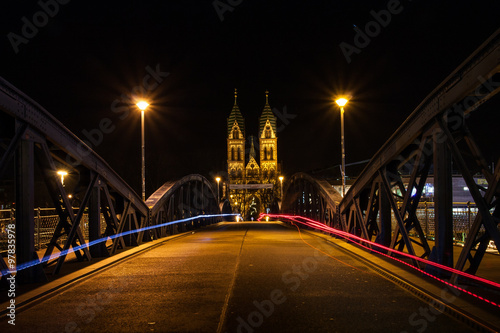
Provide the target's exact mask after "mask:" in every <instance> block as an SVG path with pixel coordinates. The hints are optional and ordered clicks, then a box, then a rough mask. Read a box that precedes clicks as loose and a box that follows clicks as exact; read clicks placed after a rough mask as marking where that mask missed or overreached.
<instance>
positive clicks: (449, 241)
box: [339, 31, 500, 274]
mask: <svg viewBox="0 0 500 333" xmlns="http://www.w3.org/2000/svg"><path fill="white" fill-rule="evenodd" d="M499 32H500V31H497V32H496V33H495V34H494V35H493V36H492V37H490V38H489V39H488V40H487V41H486V42H485V43H483V45H482V46H481V47H480V48H479V49H478V50H476V51H475V52H474V53H473V54H472V55H471V56H470V57H469V58H468V59H467V60H466V61H464V62H463V63H462V65H460V66H459V67H458V68H457V69H456V70H455V71H454V72H453V73H452V74H451V75H450V76H448V78H447V79H446V80H445V81H444V82H443V83H442V84H441V85H439V86H438V87H437V88H436V89H435V90H434V91H433V92H432V93H431V94H430V95H429V96H428V97H427V98H426V99H425V100H424V101H423V102H422V103H421V104H420V105H419V106H418V107H417V109H416V110H415V111H414V112H413V113H412V114H411V115H410V116H409V117H408V119H407V120H406V121H405V122H404V123H403V124H402V125H401V127H400V128H399V129H398V130H397V131H396V132H395V133H394V134H393V135H392V136H391V138H390V139H389V140H388V141H387V142H386V143H385V144H384V146H383V147H382V148H381V149H380V150H379V151H378V152H377V153H376V154H375V156H374V157H373V158H372V159H371V160H370V162H369V164H368V165H367V166H366V168H365V169H364V170H363V172H362V174H361V175H360V176H359V178H358V179H357V180H356V182H355V183H354V184H353V185H352V186H351V188H350V189H349V192H348V193H347V194H346V196H345V197H344V198H343V200H342V201H341V203H340V207H339V213H340V220H341V225H342V228H343V230H344V231H347V232H351V233H356V234H358V235H359V236H360V237H362V238H365V239H368V240H372V239H373V238H375V241H376V242H377V243H380V244H382V245H385V246H389V247H390V248H392V249H397V250H399V251H401V250H403V249H406V251H407V252H408V253H410V254H412V255H418V256H420V257H426V258H428V259H430V260H432V261H435V262H437V263H440V264H443V265H447V266H453V262H454V261H453V236H454V235H453V201H452V199H453V198H452V189H453V187H452V163H453V162H454V163H453V167H454V168H455V169H456V170H455V171H458V172H459V174H460V175H461V177H462V178H463V179H464V181H465V183H466V184H467V187H468V188H469V191H470V194H471V196H472V197H473V199H474V201H475V203H476V206H477V208H478V214H477V217H476V218H475V220H474V223H473V224H472V226H471V227H470V230H468V232H467V238H466V241H465V246H464V248H463V250H462V251H461V254H460V256H459V258H458V262H457V263H456V267H455V268H456V269H458V270H462V271H464V270H465V271H467V272H468V273H471V274H475V273H476V272H477V269H478V267H479V265H480V263H481V259H482V258H483V256H484V253H485V251H486V249H487V246H488V244H489V242H490V240H492V241H494V243H495V244H496V247H497V249H500V233H499V230H498V222H499V221H500V220H499V217H500V216H499V215H500V209H499V203H498V202H499V201H498V197H499V196H500V192H499V190H498V182H499V178H500V164H499V163H500V159H499V160H498V162H497V164H496V168H495V169H494V170H492V169H491V168H490V167H489V166H488V163H487V162H486V159H485V157H484V155H483V154H482V150H484V148H485V147H484V146H483V147H480V146H479V144H478V142H477V141H476V140H475V137H477V133H475V134H474V135H473V133H472V132H471V129H470V128H469V124H468V119H469V118H470V116H472V112H474V116H476V117H477V116H478V114H479V112H483V113H484V112H495V111H496V112H498V111H497V110H493V111H492V109H493V108H492V107H491V104H492V103H489V104H490V105H489V106H488V103H487V102H490V101H493V99H494V98H495V96H496V95H497V94H498V92H499V91H500V72H499V69H500V33H499ZM496 97H497V99H496V100H498V96H496ZM487 144H493V142H488V143H487ZM495 144H496V145H497V144H498V143H495ZM496 153H497V154H498V152H496ZM499 157H500V156H496V157H495V159H498V158H499ZM430 174H432V176H433V178H434V192H435V195H434V205H435V208H434V212H435V246H434V247H433V248H432V249H431V248H430V246H429V243H428V241H427V239H426V236H425V234H424V232H423V230H422V225H421V224H420V221H419V219H418V217H417V214H416V210H417V208H418V204H419V203H420V202H423V201H424V200H423V190H424V186H425V183H426V180H427V178H428V177H429V175H430ZM474 174H481V175H482V176H483V177H484V178H485V179H486V181H487V183H488V184H487V186H484V185H479V184H476V182H475V181H474V178H473V176H474ZM402 175H407V176H408V179H409V180H408V184H407V185H406V186H405V184H404V183H403V180H402V177H401V176H402ZM391 215H393V216H394V217H393V218H392V217H391ZM392 221H395V223H393V222H392ZM481 228H483V230H484V231H481ZM410 232H412V234H413V236H410ZM413 263H414V265H417V262H416V260H414V261H413Z"/></svg>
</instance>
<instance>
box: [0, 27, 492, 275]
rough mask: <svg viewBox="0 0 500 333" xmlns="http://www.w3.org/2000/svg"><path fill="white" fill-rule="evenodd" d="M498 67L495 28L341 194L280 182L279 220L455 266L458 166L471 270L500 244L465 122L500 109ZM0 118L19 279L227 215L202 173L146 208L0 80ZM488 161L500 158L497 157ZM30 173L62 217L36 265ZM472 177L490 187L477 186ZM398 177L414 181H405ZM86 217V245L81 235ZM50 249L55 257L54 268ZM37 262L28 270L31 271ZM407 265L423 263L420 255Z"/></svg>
mask: <svg viewBox="0 0 500 333" xmlns="http://www.w3.org/2000/svg"><path fill="white" fill-rule="evenodd" d="M499 70H500V31H497V32H496V33H495V34H494V35H493V36H491V37H490V38H489V39H488V40H487V41H485V42H484V43H483V44H482V45H481V46H480V47H479V48H478V49H477V50H476V51H475V52H474V53H473V54H472V55H471V56H470V57H469V58H467V59H466V60H465V61H464V62H463V63H462V64H461V65H460V66H459V67H458V68H457V69H456V70H455V71H453V73H451V74H450V75H449V76H448V77H447V78H446V79H445V80H444V81H443V82H442V83H441V84H440V85H439V86H438V87H437V88H436V89H434V90H433V91H432V92H431V93H430V94H429V95H428V96H427V97H426V98H425V99H424V100H423V101H422V103H421V104H420V105H419V106H418V107H417V108H416V109H415V110H414V111H413V113H412V114H411V115H410V116H409V117H408V118H407V119H406V121H405V122H404V123H403V124H402V125H401V126H400V127H399V129H398V130H397V131H396V132H395V133H394V134H393V135H392V136H391V137H390V139H389V140H388V141H387V142H386V143H385V144H384V145H383V146H382V148H381V149H380V150H379V151H378V152H377V153H376V154H375V155H374V156H373V157H372V159H371V160H370V162H369V163H368V165H367V166H366V168H365V169H364V171H363V172H362V173H361V174H360V175H359V177H358V178H357V179H356V181H355V183H354V184H353V185H352V186H351V187H350V189H349V191H348V192H347V193H346V195H345V197H343V198H342V197H341V196H340V195H339V194H338V193H337V192H336V191H335V190H334V189H333V188H332V185H331V184H329V183H328V182H327V181H325V180H322V179H317V178H314V177H312V176H310V175H308V174H306V173H297V174H295V175H293V177H291V179H289V180H288V181H287V184H286V187H285V191H284V192H285V194H284V200H283V203H282V212H286V213H289V214H293V215H300V216H303V217H310V218H312V219H314V220H316V221H319V222H321V223H323V224H324V225H327V226H330V227H334V228H336V229H337V230H340V231H343V232H347V233H351V234H354V235H357V236H359V237H361V239H364V240H367V241H374V242H375V243H377V244H380V245H383V246H386V247H389V248H390V249H394V250H398V251H406V252H407V253H408V254H411V255H414V256H420V257H422V258H427V259H429V260H431V261H434V262H436V263H440V264H443V265H446V266H452V265H453V255H452V254H453V249H452V247H453V236H454V235H453V216H452V214H453V212H452V209H453V201H452V171H453V170H452V163H453V167H455V168H457V169H458V171H459V172H460V175H461V177H463V179H464V180H465V182H466V184H467V187H468V188H469V191H470V194H471V195H472V197H473V199H474V201H475V204H476V206H477V209H478V213H477V215H476V216H475V218H474V220H473V221H472V223H471V226H470V228H469V230H467V239H466V240H465V245H464V248H463V250H462V252H461V254H460V256H459V258H458V262H457V263H456V265H455V268H456V269H457V270H460V271H467V272H468V273H471V274H475V273H476V272H477V269H478V267H479V266H480V264H481V260H482V258H483V256H484V254H485V252H486V249H487V247H488V244H489V243H490V241H493V242H494V244H495V245H496V248H497V249H498V248H500V233H499V229H498V222H499V218H500V207H499V201H498V197H499V195H500V193H499V190H498V187H499V186H498V183H499V179H500V161H497V163H496V164H495V168H493V167H491V165H490V164H489V163H488V162H487V159H486V158H485V155H484V154H483V151H484V150H485V147H484V145H485V144H486V145H490V144H492V142H486V143H485V142H480V141H477V140H476V137H477V135H478V133H473V131H472V130H471V128H470V126H469V124H468V122H469V119H470V118H471V116H473V115H474V116H477V115H478V114H480V115H481V114H486V113H491V112H497V111H496V110H493V109H492V108H491V104H492V103H491V101H493V100H494V99H495V98H497V93H498V92H499V90H500V84H499V82H500V73H499ZM0 110H1V111H2V113H0V116H1V119H2V133H1V146H0V149H2V152H3V153H2V155H1V160H0V179H5V178H6V177H8V176H9V175H11V176H12V175H13V176H14V177H13V178H12V179H11V180H13V184H14V187H15V205H16V207H15V212H14V213H13V214H12V222H15V226H16V240H17V252H16V254H17V264H18V265H21V266H22V265H23V264H25V265H27V268H26V269H24V270H21V271H19V274H18V280H20V281H22V280H24V281H37V280H39V279H40V276H41V274H42V275H43V271H42V270H41V268H42V266H44V265H45V266H47V265H53V270H54V273H57V272H59V271H60V269H61V267H62V265H63V263H64V262H65V260H66V257H67V255H68V253H69V252H71V251H74V254H75V255H76V257H77V258H78V259H80V260H83V259H87V260H91V258H92V257H103V256H109V255H113V254H114V253H115V252H116V251H117V250H119V249H123V248H126V247H128V246H135V245H138V244H141V243H143V242H147V241H150V240H153V239H157V238H161V237H165V236H168V235H172V234H174V233H179V232H183V231H186V230H190V229H193V228H196V227H199V226H203V225H208V224H211V223H215V222H218V221H221V216H220V215H219V214H221V211H223V212H225V213H231V207H230V206H228V203H227V201H226V202H224V203H221V204H219V203H218V202H217V195H216V193H217V191H216V190H214V187H213V185H212V183H211V182H210V181H208V180H207V179H206V178H204V177H203V176H201V175H188V176H185V177H183V178H182V179H179V180H176V181H172V182H168V183H165V184H164V185H163V186H161V187H160V188H159V189H158V190H157V191H156V192H155V193H154V194H153V195H151V196H150V197H149V198H148V199H147V200H146V201H143V200H141V198H140V197H139V196H138V195H137V194H136V193H135V191H134V190H133V189H132V188H131V187H130V186H129V185H128V184H127V183H126V182H125V181H124V180H123V179H122V178H120V176H119V175H118V174H117V173H116V172H115V171H113V170H112V169H111V168H110V166H109V165H108V164H107V163H106V161H105V160H104V159H103V158H102V157H100V156H98V155H97V154H96V153H95V152H93V151H92V150H91V149H90V148H89V147H88V146H86V145H85V143H84V142H83V141H81V140H80V139H79V138H78V137H77V136H75V135H74V134H73V133H71V132H70V131H69V130H68V129H67V128H66V127H64V125H63V124H61V122H59V121H58V120H57V119H55V118H54V117H53V116H51V115H50V113H48V112H47V111H46V110H45V109H44V108H43V107H41V106H40V105H39V104H37V103H36V102H35V101H33V100H32V99H30V98H29V97H28V96H26V95H25V94H24V93H22V92H21V91H20V90H18V89H17V88H15V87H13V86H12V85H11V84H9V83H8V82H6V81H5V80H3V79H0ZM495 158H496V159H497V160H498V159H499V158H500V156H499V154H498V150H497V151H496V156H495ZM60 166H64V167H65V168H67V169H68V170H71V171H72V172H73V173H74V174H76V175H78V179H79V181H78V184H77V186H76V188H77V189H78V190H77V191H76V193H75V194H77V195H78V197H79V202H78V203H79V205H78V207H76V208H74V206H73V204H74V202H72V200H71V199H70V198H68V193H67V191H66V189H65V187H64V186H63V185H62V183H61V181H60V178H59V176H58V175H57V169H58V167H60ZM35 170H39V171H40V173H41V175H42V178H43V181H44V183H45V185H46V188H47V191H48V193H49V195H50V197H51V200H52V203H53V205H54V207H55V210H56V211H57V215H58V217H59V218H58V223H57V225H56V227H55V228H54V231H53V233H52V235H51V239H50V242H49V243H48V246H47V248H46V250H45V253H44V255H43V257H42V258H41V260H39V258H38V256H37V254H36V249H35V239H34V233H35V230H34V209H35V205H34V193H35V190H34V189H35ZM430 173H431V174H432V176H433V179H434V186H435V198H434V215H435V217H434V222H435V223H434V228H435V246H433V247H432V248H431V246H430V245H429V243H428V240H427V238H426V235H425V234H424V231H423V227H422V223H421V222H422V221H421V220H420V219H419V218H418V216H417V209H418V207H419V204H422V203H423V202H424V200H423V195H422V194H423V189H424V186H425V183H426V180H427V178H428V177H429V174H430ZM477 173H480V174H481V175H483V176H484V178H485V179H486V181H487V186H485V185H484V184H481V185H480V184H476V182H475V181H474V178H473V176H474V175H475V174H477ZM402 175H409V181H408V182H407V185H405V183H404V182H403V180H402ZM75 194H74V195H75ZM275 213H276V212H275ZM85 214H88V215H87V216H86V219H87V220H88V239H86V238H85V236H84V235H83V233H82V231H81V224H82V218H83V216H84V215H85ZM393 221H395V223H393ZM103 240H104V241H103ZM105 241H107V242H108V244H107V246H106V243H105ZM109 242H110V243H109ZM54 251H60V253H61V255H60V256H58V257H56V258H55V259H53V260H49V258H50V257H51V254H53V252H54ZM389 253H390V252H389ZM33 260H35V261H34V262H35V264H30V263H33ZM413 264H414V265H415V266H418V265H419V263H418V261H417V260H415V259H414V260H413ZM0 265H1V266H2V267H1V268H2V277H3V278H5V276H6V274H8V268H9V267H8V266H7V265H6V263H5V262H4V260H0ZM6 272H7V273H6Z"/></svg>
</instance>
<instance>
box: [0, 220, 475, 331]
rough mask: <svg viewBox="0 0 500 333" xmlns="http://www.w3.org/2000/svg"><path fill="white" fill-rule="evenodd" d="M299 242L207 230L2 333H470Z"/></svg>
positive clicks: (280, 232) (64, 295) (256, 230)
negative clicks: (416, 331)
mask: <svg viewBox="0 0 500 333" xmlns="http://www.w3.org/2000/svg"><path fill="white" fill-rule="evenodd" d="M301 235H302V237H303V240H302V239H301V237H300V236H301ZM301 235H299V233H298V232H297V231H296V230H293V229H290V228H287V227H285V226H283V225H282V224H280V223H255V222H254V223H221V224H218V225H216V226H212V227H209V228H205V229H202V230H200V231H196V232H195V233H193V234H188V235H187V236H185V237H178V238H176V239H172V240H170V241H168V242H165V243H163V244H162V245H160V246H158V247H156V248H154V249H152V250H150V251H147V252H143V253H141V254H139V255H137V256H134V257H132V258H131V259H129V260H127V261H125V262H122V263H121V264H119V265H114V266H111V267H110V268H109V269H107V270H104V271H102V272H101V273H99V274H97V275H94V276H93V277H91V278H89V279H87V280H85V281H83V282H81V283H78V284H75V285H74V286H73V287H71V288H69V289H66V290H65V291H63V292H60V293H59V294H57V295H56V296H54V297H52V298H50V299H47V300H45V301H42V302H39V303H38V304H35V305H34V306H32V307H30V308H28V309H26V310H24V311H22V312H20V313H18V314H17V316H16V326H15V327H12V326H11V325H6V322H3V320H2V323H1V324H2V325H1V326H2V331H3V332H6V331H8V330H9V329H10V330H11V331H16V332H23V331H30V332H80V331H81V332H103V331H106V332H145V331H148V332H150V331H156V332H194V331H196V332H217V331H218V332H235V331H236V332H253V331H265V332H307V331H310V332H319V331H323V332H326V331H328V332H334V331H337V332H347V331H349V332H354V331H355V332H358V331H370V332H375V331H378V332H396V331H397V332H400V331H415V330H418V329H422V328H424V326H425V328H426V329H427V331H428V332H438V331H454V332H468V331H470V329H469V328H467V327H465V326H464V325H463V324H461V323H458V322H456V321H455V320H453V319H451V318H450V317H448V316H447V315H446V314H439V313H438V314H437V315H436V314H434V313H433V312H432V311H431V310H430V309H429V305H428V304H427V303H425V302H423V301H421V300H420V299H418V298H416V297H414V296H413V295H412V294H410V293H408V292H407V291H405V290H404V289H402V288H400V287H398V286H397V285H395V284H393V283H391V282H390V281H388V280H386V279H384V278H382V277H381V276H380V275H378V274H376V273H374V272H373V271H372V270H370V269H369V268H368V267H367V266H365V265H364V264H363V263H361V262H359V261H357V260H355V259H353V258H352V257H350V256H348V255H346V254H345V253H344V252H342V251H339V250H338V249H336V248H335V247H333V246H331V244H330V243H328V242H327V241H326V240H324V239H322V238H319V237H316V236H314V235H311V234H309V233H302V234H301ZM306 242H307V243H309V244H310V245H311V246H314V247H316V248H317V249H321V251H323V252H324V253H325V254H328V255H329V256H326V255H325V254H324V253H321V252H319V251H318V250H315V249H314V248H312V247H311V246H310V245H308V244H307V243H306ZM421 311H425V313H426V315H427V319H426V317H425V316H424V315H423V314H421ZM434 311H435V310H434ZM429 318H431V319H432V320H431V319H429ZM3 319H4V318H3Z"/></svg>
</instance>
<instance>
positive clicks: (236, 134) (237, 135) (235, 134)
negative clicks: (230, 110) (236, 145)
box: [233, 128, 240, 139]
mask: <svg viewBox="0 0 500 333" xmlns="http://www.w3.org/2000/svg"><path fill="white" fill-rule="evenodd" d="M239 138H240V134H239V133H238V129H236V128H235V129H233V139H239Z"/></svg>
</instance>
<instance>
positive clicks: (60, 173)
mask: <svg viewBox="0 0 500 333" xmlns="http://www.w3.org/2000/svg"><path fill="white" fill-rule="evenodd" d="M57 174H58V175H59V176H61V184H62V185H63V186H64V177H65V176H67V175H68V172H67V171H64V170H59V171H57Z"/></svg>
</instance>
